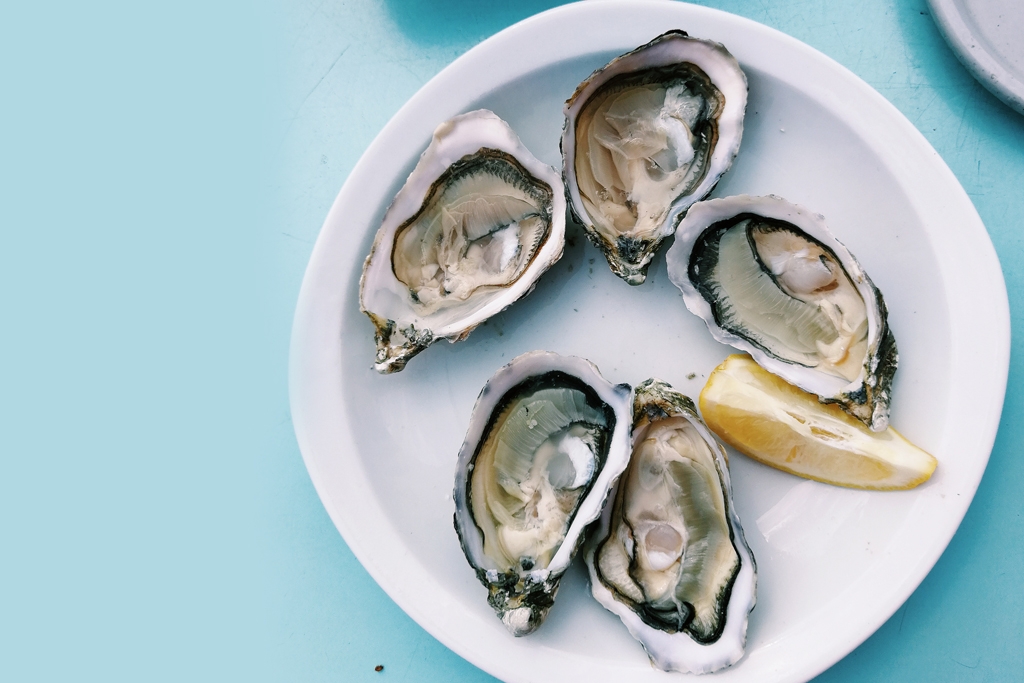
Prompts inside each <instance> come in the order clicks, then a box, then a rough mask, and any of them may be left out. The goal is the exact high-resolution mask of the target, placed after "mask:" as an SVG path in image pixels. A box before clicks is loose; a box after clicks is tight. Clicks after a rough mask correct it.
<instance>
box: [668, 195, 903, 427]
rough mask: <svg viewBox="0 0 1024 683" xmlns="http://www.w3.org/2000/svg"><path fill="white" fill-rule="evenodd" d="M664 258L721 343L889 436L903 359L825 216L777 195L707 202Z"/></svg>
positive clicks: (874, 293)
mask: <svg viewBox="0 0 1024 683" xmlns="http://www.w3.org/2000/svg"><path fill="white" fill-rule="evenodd" d="M666 259H667V261H668V276H669V279H670V280H672V282H673V283H675V285H676V286H677V287H679V289H680V290H681V291H682V292H683V301H684V302H685V303H686V307H687V308H688V309H690V311H691V312H693V313H695V314H697V315H699V316H700V317H701V318H703V319H704V321H705V322H706V323H707V326H708V329H710V330H711V333H712V334H713V335H714V336H715V338H716V339H718V341H720V342H724V343H726V344H730V345H732V346H734V347H736V348H738V349H740V350H742V351H746V352H747V353H749V354H750V355H751V356H752V357H753V358H754V360H756V361H757V362H758V364H760V365H761V366H762V367H763V368H765V369H766V370H768V371H769V372H773V373H775V374H776V375H778V376H780V377H782V378H783V379H785V380H786V381H788V382H790V383H791V384H794V385H796V386H798V387H800V388H801V389H803V390H804V391H809V392H811V393H813V394H817V396H818V398H819V400H821V401H822V402H826V403H836V404H838V405H839V406H840V407H842V408H843V410H845V411H847V412H848V413H850V414H851V415H853V416H854V417H856V418H857V419H858V420H860V421H861V422H863V423H864V424H866V425H867V426H868V427H870V428H871V429H872V430H873V431H884V430H885V428H886V427H887V426H888V423H889V398H890V386H891V384H892V378H893V375H894V374H895V372H896V365H897V362H898V354H897V351H896V341H895V339H894V338H893V335H892V331H891V330H890V329H889V325H888V321H887V311H886V307H885V301H884V300H883V299H882V294H881V293H880V292H879V291H878V289H877V288H876V287H875V286H874V284H873V283H872V282H871V279H870V278H869V277H868V276H867V274H866V273H865V272H864V270H863V269H862V268H861V266H860V264H859V263H858V262H857V260H856V259H855V258H854V257H853V255H852V254H850V252H849V251H848V250H847V249H846V247H844V246H843V245H842V244H841V243H840V242H839V241H838V240H837V239H836V238H835V237H833V236H832V233H831V232H830V231H829V229H828V227H827V226H826V225H825V221H824V219H823V218H822V216H820V215H818V214H814V213H811V212H810V211H808V210H807V209H804V208H803V207H800V206H797V205H795V204H791V203H789V202H787V201H786V200H784V199H781V198H779V197H775V196H771V195H770V196H767V197H748V196H745V195H744V196H737V197H726V198H723V199H712V200H709V201H706V202H700V203H699V204H695V205H694V206H693V207H691V209H690V211H689V213H688V214H687V216H686V218H685V219H684V220H683V221H682V223H680V225H679V230H678V233H677V234H676V240H675V243H674V244H673V245H672V247H671V248H670V249H669V251H668V253H667V255H666Z"/></svg>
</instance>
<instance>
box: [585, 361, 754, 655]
mask: <svg viewBox="0 0 1024 683" xmlns="http://www.w3.org/2000/svg"><path fill="white" fill-rule="evenodd" d="M633 415H634V422H633V454H632V457H631V459H630V463H629V466H628V468H627V469H626V472H625V473H624V474H623V475H622V477H621V479H620V480H619V484H618V487H617V490H616V493H615V502H614V504H612V505H609V506H608V508H607V509H606V510H605V512H604V514H603V515H602V516H601V521H600V523H599V525H598V529H597V531H596V532H594V533H593V534H592V536H591V539H590V540H589V541H588V542H587V550H586V562H587V568H588V569H589V572H590V583H591V589H592V591H593V594H594V597H595V598H597V600H598V601H599V602H600V603H601V604H602V605H604V606H605V607H606V608H608V609H609V610H611V611H612V612H614V613H615V614H617V615H618V616H619V618H621V619H622V622H623V623H624V624H625V625H626V627H627V628H628V629H629V632H630V633H631V634H632V635H633V637H634V638H636V639H637V640H639V641H640V642H641V643H642V644H643V646H644V649H645V650H646V651H647V654H648V655H649V656H650V658H651V661H652V662H653V663H654V664H655V665H656V666H658V667H659V668H661V669H664V670H666V671H684V672H690V673H708V672H712V671H716V670H718V669H721V668H723V667H726V666H730V665H731V664H734V663H735V662H736V661H738V660H739V659H740V657H742V656H743V648H744V643H745V641H746V633H747V615H748V613H749V612H750V610H751V609H753V607H754V600H755V584H756V580H757V570H756V567H755V564H754V558H753V555H752V554H751V552H750V548H749V547H748V546H747V543H746V540H745V539H744V537H743V529H742V528H741V526H740V521H739V517H738V516H737V514H736V510H735V507H734V506H733V502H732V487H731V485H730V482H729V469H728V463H727V462H726V459H725V450H724V449H723V448H722V447H721V446H720V445H719V444H718V442H717V441H715V439H714V437H713V436H712V435H711V432H710V431H708V428H707V427H706V426H705V425H704V423H703V422H702V421H701V419H700V417H698V416H697V410H696V408H695V407H694V405H693V402H692V401H691V400H690V399H689V398H687V397H686V396H684V395H682V394H680V393H678V392H675V391H673V390H672V388H671V387H670V386H669V385H668V384H666V383H664V382H660V381H658V380H653V379H651V380H647V381H646V382H643V383H642V384H641V385H640V386H638V387H637V388H636V394H635V398H634V403H633Z"/></svg>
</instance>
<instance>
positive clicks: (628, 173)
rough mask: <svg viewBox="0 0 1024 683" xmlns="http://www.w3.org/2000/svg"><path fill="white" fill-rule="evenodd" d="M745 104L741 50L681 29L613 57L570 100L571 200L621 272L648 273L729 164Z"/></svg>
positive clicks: (566, 152) (565, 162)
mask: <svg viewBox="0 0 1024 683" xmlns="http://www.w3.org/2000/svg"><path fill="white" fill-rule="evenodd" d="M746 107H747V78H746V76H745V75H744V73H743V71H742V69H740V66H739V64H738V63H737V62H736V59H735V58H734V57H733V56H732V55H731V54H729V51H728V50H726V49H725V47H724V46H722V45H721V44H719V43H715V42H712V41H709V40H701V39H697V38H691V37H689V36H687V34H686V33H685V32H684V31H669V32H668V33H665V34H663V35H661V36H658V37H657V38H655V39H654V40H652V41H651V42H650V43H648V44H646V45H643V46H641V47H638V48H637V49H635V50H633V51H632V52H628V53H626V54H624V55H622V56H620V57H616V58H615V59H613V60H612V61H611V62H609V63H608V64H607V65H606V66H605V67H603V68H601V69H598V70H597V71H595V72H594V73H593V74H592V75H591V76H590V78H588V79H587V80H585V81H584V82H583V83H581V84H580V85H579V87H578V88H577V89H576V92H575V93H574V94H573V96H572V97H571V98H569V100H568V101H567V102H566V103H565V128H564V130H563V132H562V173H563V175H564V177H565V185H566V188H567V190H568V193H569V205H570V207H571V208H572V211H573V214H575V215H576V217H577V218H578V219H579V221H580V222H581V223H582V224H583V227H584V229H585V230H586V232H587V236H588V237H589V238H590V240H591V241H592V242H593V243H594V245H595V246H597V248H598V249H600V250H601V251H602V252H603V253H604V255H605V257H606V258H607V259H608V265H609V266H611V269H612V271H613V272H614V273H615V274H616V275H618V276H619V277H621V278H622V279H624V280H625V281H626V282H628V283H629V284H631V285H638V284H640V283H642V282H643V281H644V279H645V278H646V277H647V268H648V266H649V265H650V262H651V259H652V258H653V257H654V254H655V252H656V251H657V249H658V245H660V244H661V242H662V240H664V239H665V238H666V237H668V236H669V235H671V234H672V233H673V232H674V231H675V227H676V224H677V223H678V222H679V217H680V216H681V215H682V214H683V213H684V212H685V211H686V209H687V208H688V207H689V206H690V205H691V204H693V203H694V202H696V201H697V200H699V199H702V198H703V197H705V196H706V195H707V194H708V193H709V192H711V190H712V189H713V188H714V186H715V184H716V183H717V182H718V179H719V178H720V177H721V176H722V174H723V173H725V172H726V171H727V170H728V169H729V166H730V165H731V164H732V161H733V158H734V157H735V156H736V152H737V151H738V150H739V146H740V139H741V138H742V137H743V116H744V113H745V111H746Z"/></svg>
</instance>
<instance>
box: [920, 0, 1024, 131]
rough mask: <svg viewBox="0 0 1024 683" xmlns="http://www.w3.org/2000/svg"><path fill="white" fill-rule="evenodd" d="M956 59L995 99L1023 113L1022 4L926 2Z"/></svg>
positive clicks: (1010, 0)
mask: <svg viewBox="0 0 1024 683" xmlns="http://www.w3.org/2000/svg"><path fill="white" fill-rule="evenodd" d="M928 4H929V5H931V8H932V16H934V17H935V21H936V23H937V24H938V25H939V29H940V30H941V31H942V33H943V34H944V35H945V37H946V42H947V43H949V46H950V47H951V48H953V52H954V53H955V54H956V56H957V58H959V59H960V61H961V62H962V63H963V65H964V66H965V67H967V70H968V71H970V72H971V74H972V75H973V76H974V77H975V78H977V79H978V81H979V82H980V83H981V84H982V85H983V86H985V87H986V88H988V89H989V90H991V91H992V94H994V95H995V96H996V97H998V98H999V99H1001V100H1002V101H1003V102H1006V104H1008V105H1010V106H1011V107H1013V108H1014V109H1016V110H1017V111H1019V112H1020V113H1021V114H1024V40H1022V39H1021V37H1022V36H1024V3H1022V2H1021V1H1020V0H928Z"/></svg>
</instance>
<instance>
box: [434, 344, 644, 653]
mask: <svg viewBox="0 0 1024 683" xmlns="http://www.w3.org/2000/svg"><path fill="white" fill-rule="evenodd" d="M630 395H631V390H630V387H629V386H628V385H625V384H619V385H613V384H610V383H609V382H608V381H607V380H605V379H604V378H603V377H602V376H601V375H600V373H599V372H598V371H597V368H596V367H594V365H592V364H591V363H590V362H589V361H586V360H583V359H581V358H574V357H563V356H559V355H557V354H554V353H547V352H544V351H534V352H531V353H527V354H524V355H522V356H519V357H518V358H516V359H515V360H513V361H512V362H511V363H509V364H508V365H506V366H505V367H503V368H501V369H500V370H498V372H497V373H495V374H494V376H493V377H492V378H491V379H490V380H489V381H488V382H487V384H486V385H485V386H484V388H483V391H481V392H480V397H479V399H477V403H476V407H475V408H474V409H473V415H472V417H471V418H470V424H469V430H468V431H467V434H466V440H465V442H464V443H463V445H462V450H461V451H460V453H459V461H458V468H457V471H456V476H455V495H454V500H455V530H456V531H457V532H458V534H459V541H460V542H461V544H462V549H463V551H464V552H465V555H466V559H467V560H468V561H469V564H470V566H472V568H473V570H474V572H475V573H476V576H477V578H478V579H479V580H480V582H481V583H482V584H483V585H484V586H486V587H487V590H488V598H487V600H488V602H489V603H490V605H491V607H492V608H493V609H494V611H495V612H496V613H497V614H498V616H499V617H500V618H501V621H502V623H504V625H505V627H506V628H507V629H508V630H509V631H510V632H511V633H512V634H513V635H515V636H522V635H526V634H528V633H532V632H533V631H534V630H535V629H536V628H537V627H538V626H540V624H541V622H543V620H544V618H545V617H546V616H547V613H548V610H549V609H550V608H551V605H552V604H553V602H554V599H555V593H556V592H557V591H558V582H559V580H560V579H561V577H562V574H563V573H565V570H566V569H567V568H568V567H569V563H570V561H571V560H572V557H573V555H574V554H575V552H576V549H577V547H578V546H579V544H580V542H581V541H582V540H583V532H584V529H585V528H586V527H587V525H588V524H589V523H590V522H592V521H593V520H594V519H596V518H597V516H598V515H599V514H600V512H601V507H602V505H603V504H604V501H605V498H606V497H607V495H608V491H609V490H610V489H611V487H612V486H613V485H614V483H615V480H616V479H617V478H618V476H619V474H620V473H621V472H622V470H623V468H625V466H626V461H627V460H628V459H629V429H630V422H631V415H630Z"/></svg>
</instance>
